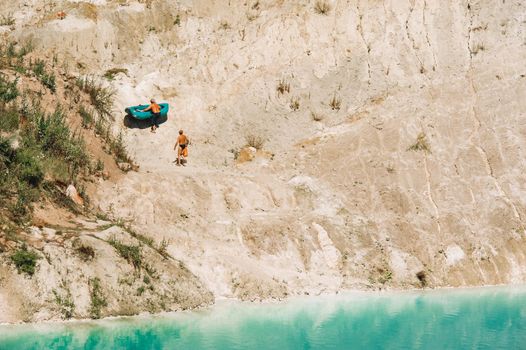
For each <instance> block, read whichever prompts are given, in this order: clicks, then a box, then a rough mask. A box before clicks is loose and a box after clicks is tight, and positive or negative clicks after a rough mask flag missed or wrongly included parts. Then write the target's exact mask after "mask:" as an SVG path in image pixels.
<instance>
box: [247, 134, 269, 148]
mask: <svg viewBox="0 0 526 350" xmlns="http://www.w3.org/2000/svg"><path fill="white" fill-rule="evenodd" d="M245 140H246V142H247V146H248V147H254V148H255V149H258V150H259V149H262V148H263V145H264V144H265V140H264V139H263V138H262V137H261V136H257V135H253V134H250V135H247V136H246V137H245Z"/></svg>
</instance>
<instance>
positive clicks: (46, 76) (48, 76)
mask: <svg viewBox="0 0 526 350" xmlns="http://www.w3.org/2000/svg"><path fill="white" fill-rule="evenodd" d="M32 71H33V73H35V76H36V77H37V78H38V79H39V80H40V82H41V83H42V84H43V85H44V86H45V87H47V88H48V89H49V90H51V92H53V93H54V92H56V89H57V87H56V83H55V74H54V73H53V72H48V71H47V70H46V63H45V62H44V61H43V60H36V61H35V62H34V63H33V65H32Z"/></svg>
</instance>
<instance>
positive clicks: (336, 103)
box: [329, 94, 342, 111]
mask: <svg viewBox="0 0 526 350" xmlns="http://www.w3.org/2000/svg"><path fill="white" fill-rule="evenodd" d="M329 106H330V107H331V109H332V110H333V111H339V110H340V108H341V106H342V100H341V99H340V98H339V97H338V96H336V94H334V95H333V96H332V99H331V100H330V101H329Z"/></svg>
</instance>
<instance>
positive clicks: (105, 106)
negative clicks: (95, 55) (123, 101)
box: [77, 77, 115, 118]
mask: <svg viewBox="0 0 526 350" xmlns="http://www.w3.org/2000/svg"><path fill="white" fill-rule="evenodd" d="M77 86H78V87H79V88H80V89H81V90H82V91H84V92H86V93H87V94H88V95H89V97H90V101H91V104H92V105H93V107H94V108H95V110H96V111H97V112H98V113H99V115H100V116H101V117H103V118H111V117H112V108H113V99H114V96H115V91H114V90H113V89H111V88H108V87H104V86H103V85H102V83H101V82H100V81H97V80H95V78H93V77H83V78H78V79H77Z"/></svg>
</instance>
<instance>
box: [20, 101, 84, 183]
mask: <svg viewBox="0 0 526 350" xmlns="http://www.w3.org/2000/svg"><path fill="white" fill-rule="evenodd" d="M32 123H33V125H32V128H29V129H28V131H29V133H30V134H29V135H27V134H26V138H25V142H26V144H27V143H28V142H29V143H31V140H32V139H34V141H33V142H34V143H36V144H37V145H38V146H39V147H40V148H41V149H42V151H44V152H45V153H46V154H48V155H50V156H54V157H56V158H59V159H62V160H63V161H64V162H66V163H67V164H68V168H69V169H70V173H71V175H75V174H77V173H78V171H79V170H80V169H82V168H85V167H87V166H88V165H89V156H88V154H87V152H86V145H85V143H84V139H83V138H82V137H81V136H80V135H76V134H71V132H70V130H69V127H68V125H67V124H66V121H65V117H64V114H63V112H62V111H61V110H60V109H58V108H57V110H55V112H54V113H53V114H51V115H48V116H46V115H44V114H43V113H42V112H40V111H38V112H36V113H34V117H33V118H32Z"/></svg>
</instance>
